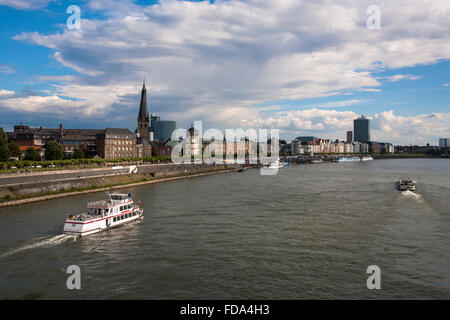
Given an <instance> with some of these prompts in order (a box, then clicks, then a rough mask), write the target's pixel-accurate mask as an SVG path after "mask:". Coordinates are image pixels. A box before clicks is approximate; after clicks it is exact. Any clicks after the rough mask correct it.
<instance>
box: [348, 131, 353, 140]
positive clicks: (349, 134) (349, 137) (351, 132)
mask: <svg viewBox="0 0 450 320" xmlns="http://www.w3.org/2000/svg"><path fill="white" fill-rule="evenodd" d="M347 142H348V143H352V142H353V131H347Z"/></svg>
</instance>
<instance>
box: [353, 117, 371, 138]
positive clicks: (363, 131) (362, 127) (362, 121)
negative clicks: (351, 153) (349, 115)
mask: <svg viewBox="0 0 450 320" xmlns="http://www.w3.org/2000/svg"><path fill="white" fill-rule="evenodd" d="M353 140H354V141H358V142H367V141H370V119H367V118H365V117H364V116H361V117H360V118H358V119H355V120H353Z"/></svg>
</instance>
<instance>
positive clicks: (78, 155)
mask: <svg viewBox="0 0 450 320" xmlns="http://www.w3.org/2000/svg"><path fill="white" fill-rule="evenodd" d="M73 157H74V158H75V159H83V158H85V157H86V155H85V154H84V150H83V148H82V147H79V148H77V149H75V151H74V152H73Z"/></svg>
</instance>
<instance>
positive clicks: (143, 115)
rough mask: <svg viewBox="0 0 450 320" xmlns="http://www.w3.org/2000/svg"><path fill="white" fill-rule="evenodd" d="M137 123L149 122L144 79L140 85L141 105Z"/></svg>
mask: <svg viewBox="0 0 450 320" xmlns="http://www.w3.org/2000/svg"><path fill="white" fill-rule="evenodd" d="M137 120H138V122H149V116H148V109H147V89H145V77H144V83H143V85H142V92H141V104H140V106H139V115H138V119H137Z"/></svg>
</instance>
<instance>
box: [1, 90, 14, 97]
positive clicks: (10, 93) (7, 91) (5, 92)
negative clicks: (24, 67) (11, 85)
mask: <svg viewBox="0 0 450 320" xmlns="http://www.w3.org/2000/svg"><path fill="white" fill-rule="evenodd" d="M13 94H14V91H11V90H5V89H0V97H4V96H11V95H13Z"/></svg>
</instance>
